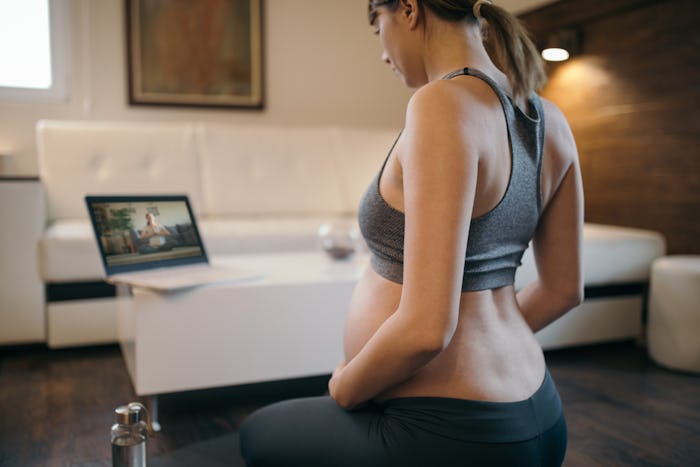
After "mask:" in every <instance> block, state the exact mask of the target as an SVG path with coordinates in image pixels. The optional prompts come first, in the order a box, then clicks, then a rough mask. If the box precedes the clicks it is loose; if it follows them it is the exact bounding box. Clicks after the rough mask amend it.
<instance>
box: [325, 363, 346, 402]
mask: <svg viewBox="0 0 700 467" xmlns="http://www.w3.org/2000/svg"><path fill="white" fill-rule="evenodd" d="M346 365H347V362H346V361H345V360H343V361H342V362H340V363H339V364H338V366H336V367H335V370H333V374H332V375H331V379H330V380H329V381H328V393H329V394H330V395H331V397H332V398H333V399H335V396H336V394H337V391H338V385H339V382H338V380H339V379H340V373H342V371H343V368H345V366H346Z"/></svg>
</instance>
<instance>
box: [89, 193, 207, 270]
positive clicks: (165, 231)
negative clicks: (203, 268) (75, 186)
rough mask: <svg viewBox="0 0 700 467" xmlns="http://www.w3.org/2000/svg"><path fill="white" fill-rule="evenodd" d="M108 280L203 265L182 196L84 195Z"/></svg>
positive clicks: (187, 205)
mask: <svg viewBox="0 0 700 467" xmlns="http://www.w3.org/2000/svg"><path fill="white" fill-rule="evenodd" d="M85 201H86V202H87V207H88V211H89V213H90V220H91V222H92V227H93V229H94V231H95V236H96V238H97V245H98V248H99V250H100V254H101V256H102V262H103V264H104V267H105V272H106V274H107V275H108V276H111V275H114V274H117V273H122V272H132V271H140V270H147V269H155V268H161V267H168V266H180V265H185V264H195V263H208V260H207V255H206V252H205V250H204V245H203V244H202V240H201V238H200V235H199V230H198V229H197V224H196V223H195V219H194V216H193V214H192V208H191V207H190V203H189V201H188V199H187V197H186V196H181V195H176V196H173V195H168V196H86V197H85Z"/></svg>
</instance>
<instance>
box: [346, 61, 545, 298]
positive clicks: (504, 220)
mask: <svg viewBox="0 0 700 467" xmlns="http://www.w3.org/2000/svg"><path fill="white" fill-rule="evenodd" d="M461 75H469V76H474V77H476V78H479V79H482V80H483V81H485V82H486V83H487V84H489V86H491V88H493V90H494V92H495V93H496V95H497V96H498V98H499V100H500V101H501V105H502V107H503V112H504V114H505V119H506V124H507V129H508V137H509V139H510V145H511V172H510V180H509V182H508V187H507V188H506V192H505V194H504V195H503V198H501V200H500V201H499V202H498V204H497V205H496V207H494V208H493V209H492V210H491V211H489V212H488V213H486V214H484V215H482V216H480V217H477V218H474V219H472V221H471V224H470V227H469V239H468V241H467V253H466V258H465V259H464V276H463V278H462V291H463V292H466V291H474V290H485V289H495V288H498V287H503V286H507V285H512V284H513V282H514V280H515V270H516V268H517V267H518V266H520V260H521V259H522V256H523V253H524V252H525V249H526V248H527V246H528V243H529V242H530V240H531V239H532V236H533V235H534V232H535V228H536V227H537V222H538V220H539V216H540V211H541V208H542V196H541V190H540V174H541V169H542V151H543V147H544V114H543V111H542V103H541V101H540V99H539V97H537V95H535V94H532V95H531V96H530V98H529V99H528V108H529V109H530V113H532V114H533V115H532V116H530V115H527V114H525V113H524V112H523V111H521V110H520V108H518V107H516V106H515V105H514V104H513V102H512V101H511V99H510V97H508V96H507V95H506V94H505V93H504V92H503V91H502V90H501V89H500V88H499V87H498V85H497V84H496V83H495V82H494V81H493V80H492V79H491V78H489V77H488V76H486V75H484V74H483V73H481V72H480V71H477V70H472V69H469V68H465V69H463V70H457V71H455V72H452V73H450V74H448V75H447V76H445V77H444V78H443V79H451V78H454V77H456V76H461ZM397 141H398V138H397ZM395 145H396V142H394V146H395ZM393 149H394V147H393V146H392V148H391V150H390V151H389V154H391V151H393ZM388 159H389V156H387V158H386V160H385V161H384V164H383V165H382V167H381V170H380V171H379V172H378V173H377V175H376V176H375V177H374V179H373V180H372V183H371V184H370V186H369V188H368V189H367V191H366V192H365V194H364V196H363V198H362V201H361V202H360V207H359V214H358V216H359V224H360V230H361V232H362V235H363V237H364V239H365V241H366V242H367V246H368V247H369V250H370V252H371V253H372V255H371V264H372V267H373V268H374V270H375V271H376V272H377V273H378V274H380V275H381V276H383V277H385V278H386V279H389V280H391V281H393V282H397V283H402V282H403V242H404V227H405V219H404V214H403V213H402V212H401V211H398V210H396V209H394V208H392V207H391V206H389V204H387V202H386V201H385V200H384V198H382V195H381V193H380V192H379V180H380V178H381V176H382V173H383V172H384V167H386V162H387V160H388Z"/></svg>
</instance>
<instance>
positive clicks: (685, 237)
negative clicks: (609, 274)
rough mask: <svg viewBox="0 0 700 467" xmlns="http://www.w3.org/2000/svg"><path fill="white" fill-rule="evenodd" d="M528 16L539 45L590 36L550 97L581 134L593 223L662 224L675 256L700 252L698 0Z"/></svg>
mask: <svg viewBox="0 0 700 467" xmlns="http://www.w3.org/2000/svg"><path fill="white" fill-rule="evenodd" d="M522 19H523V21H524V22H525V23H526V25H527V26H528V28H529V29H530V31H531V32H532V33H533V35H534V37H535V39H536V41H537V42H538V43H540V44H541V43H544V42H545V41H546V37H547V36H548V35H549V34H550V33H551V32H553V31H555V30H557V29H558V28H562V27H570V26H575V27H577V28H578V29H579V30H580V31H581V33H582V51H581V53H580V54H579V55H578V56H576V57H575V58H573V59H572V60H569V61H568V62H565V63H563V64H561V65H558V66H552V67H550V71H549V79H550V80H549V83H548V84H547V86H546V87H545V89H544V90H543V92H542V94H543V95H544V96H545V97H547V98H549V99H551V100H552V101H554V102H555V103H556V104H557V105H558V106H559V107H560V108H561V109H562V111H563V112H564V114H565V115H566V116H567V118H568V119H569V122H570V124H571V127H572V130H573V132H574V136H575V137H576V141H577V144H578V147H579V152H580V158H581V166H582V171H583V179H584V189H585V192H586V193H585V196H586V221H588V222H598V223H606V224H615V225H624V226H631V227H641V228H649V229H654V230H658V231H660V232H662V233H663V234H665V235H666V239H667V242H668V251H669V253H671V254H674V253H694V254H700V2H698V1H697V0H666V1H662V0H656V1H654V0H562V1H560V2H557V3H554V4H552V5H549V6H545V7H544V8H542V9H540V10H536V11H533V12H531V13H528V14H526V15H524V16H523V17H522Z"/></svg>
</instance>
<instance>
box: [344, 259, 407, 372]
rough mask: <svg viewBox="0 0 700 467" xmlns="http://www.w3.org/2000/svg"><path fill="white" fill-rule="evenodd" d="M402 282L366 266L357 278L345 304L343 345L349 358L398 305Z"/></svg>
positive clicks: (348, 358)
mask: <svg viewBox="0 0 700 467" xmlns="http://www.w3.org/2000/svg"><path fill="white" fill-rule="evenodd" d="M400 300H401V284H397V283H395V282H391V281H389V280H387V279H384V278H383V277H381V276H380V275H379V274H377V273H376V272H374V270H373V269H372V268H371V267H370V266H368V267H367V269H366V270H365V272H364V273H363V275H362V277H361V278H360V280H359V282H358V283H357V286H355V290H354V291H353V295H352V299H351V300H350V305H349V307H348V313H347V317H346V321H345V334H344V342H343V344H344V349H345V359H346V361H349V360H351V359H352V358H353V357H354V356H355V355H357V353H358V352H359V351H360V350H361V349H362V347H363V346H364V345H365V343H366V342H367V341H368V340H369V339H370V338H371V337H372V335H374V333H375V332H376V330H377V329H378V328H379V326H381V325H382V323H383V322H384V321H386V320H387V318H389V316H391V315H392V314H393V313H394V312H395V311H396V308H397V307H398V306H399V301H400Z"/></svg>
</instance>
